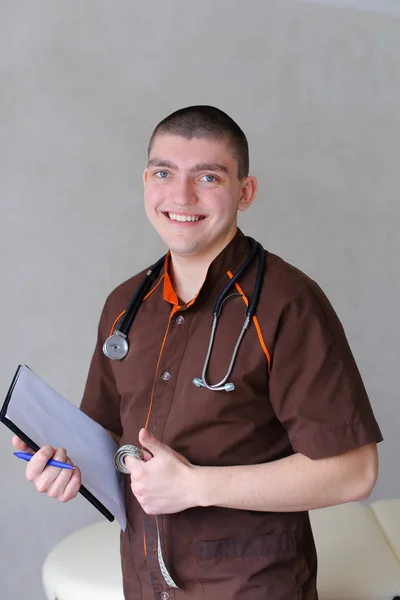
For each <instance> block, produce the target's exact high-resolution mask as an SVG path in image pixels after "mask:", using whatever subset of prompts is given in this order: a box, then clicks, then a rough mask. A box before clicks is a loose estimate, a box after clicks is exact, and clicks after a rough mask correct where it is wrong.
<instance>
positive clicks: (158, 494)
mask: <svg viewBox="0 0 400 600" xmlns="http://www.w3.org/2000/svg"><path fill="white" fill-rule="evenodd" d="M139 442H140V444H141V445H142V446H143V447H144V448H145V450H144V452H143V453H144V461H141V460H138V459H137V458H134V457H133V456H127V457H126V458H125V465H126V466H127V468H128V469H129V472H130V477H131V489H132V492H133V494H134V495H135V497H136V498H137V500H138V502H139V503H140V505H141V506H142V508H143V510H144V511H145V512H146V513H147V514H148V515H160V514H163V515H165V514H171V513H177V512H180V511H182V510H186V509H187V508H192V507H193V506H196V504H197V503H196V501H195V500H194V496H195V493H196V490H195V484H194V479H195V472H196V471H197V470H198V469H199V468H200V467H195V466H194V465H192V464H191V463H190V462H189V461H188V460H186V458H185V457H184V456H182V455H181V454H178V452H175V450H172V448H170V447H169V446H166V445H165V444H163V443H162V442H160V441H159V440H157V439H155V438H154V437H153V436H152V435H151V434H150V433H149V432H148V431H147V430H146V429H141V430H140V432H139ZM146 450H148V451H149V452H146ZM150 453H151V454H150Z"/></svg>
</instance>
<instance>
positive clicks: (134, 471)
mask: <svg viewBox="0 0 400 600" xmlns="http://www.w3.org/2000/svg"><path fill="white" fill-rule="evenodd" d="M124 463H125V466H126V468H127V469H128V471H129V473H130V474H131V475H134V476H135V477H137V476H138V474H139V473H141V472H142V470H143V461H142V460H139V459H138V458H135V457H134V456H126V457H125V458H124Z"/></svg>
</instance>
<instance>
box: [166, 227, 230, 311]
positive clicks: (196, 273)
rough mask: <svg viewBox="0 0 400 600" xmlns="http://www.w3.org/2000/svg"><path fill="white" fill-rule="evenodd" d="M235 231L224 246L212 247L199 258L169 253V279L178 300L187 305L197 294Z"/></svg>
mask: <svg viewBox="0 0 400 600" xmlns="http://www.w3.org/2000/svg"><path fill="white" fill-rule="evenodd" d="M235 233H236V231H235V232H234V234H233V235H232V236H231V237H230V239H228V240H225V242H224V244H221V245H220V246H218V247H214V248H213V249H212V251H210V252H208V253H207V254H201V255H199V256H181V255H178V254H174V253H172V252H171V263H170V267H171V270H170V277H171V280H172V285H173V286H174V290H175V292H176V294H177V296H178V298H179V299H180V300H182V301H183V302H185V304H186V303H188V302H190V300H192V299H193V298H194V297H195V296H196V295H197V293H198V292H199V290H200V288H201V286H202V285H203V283H204V280H205V278H206V275H207V271H208V268H209V266H210V265H211V263H212V262H213V260H214V259H215V258H216V257H217V256H218V254H220V252H222V250H223V249H224V248H226V246H227V245H228V244H229V242H230V241H231V240H232V239H233V237H234V236H235Z"/></svg>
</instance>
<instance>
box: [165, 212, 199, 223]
mask: <svg viewBox="0 0 400 600" xmlns="http://www.w3.org/2000/svg"><path fill="white" fill-rule="evenodd" d="M168 216H169V218H170V219H171V220H172V221H180V222H181V223H186V222H187V221H199V220H200V217H198V216H195V215H187V216H185V215H176V214H175V213H168Z"/></svg>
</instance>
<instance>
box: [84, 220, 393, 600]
mask: <svg viewBox="0 0 400 600" xmlns="http://www.w3.org/2000/svg"><path fill="white" fill-rule="evenodd" d="M248 254H249V243H248V241H247V239H246V237H245V236H244V235H243V234H242V233H241V232H240V231H238V233H237V235H236V237H235V238H234V239H233V240H232V241H231V243H230V244H229V245H228V246H227V247H226V248H225V249H224V250H223V251H222V253H221V254H220V255H219V256H218V257H217V258H216V259H215V260H214V261H213V263H212V264H211V265H210V268H209V270H208V274H207V277H206V279H205V281H204V284H203V286H202V288H201V290H200V292H199V294H198V296H197V297H196V298H195V299H194V300H193V301H192V302H190V303H189V304H187V305H183V306H180V304H179V300H178V298H177V296H176V294H175V292H174V290H173V288H172V285H171V281H170V278H169V275H168V264H166V267H165V269H164V270H163V272H162V273H161V274H160V276H159V278H158V280H157V281H156V283H155V285H154V286H153V289H152V291H151V292H150V293H149V294H148V296H147V297H146V299H145V300H144V301H143V303H142V306H141V308H140V310H139V312H138V314H137V316H136V319H135V321H134V323H133V325H132V328H131V331H130V333H129V337H128V339H129V344H130V349H129V353H128V355H127V357H126V358H125V359H124V360H122V361H110V360H109V359H108V358H106V357H105V356H104V354H103V352H102V345H103V343H104V341H105V339H106V338H107V336H108V335H109V333H110V330H111V328H112V326H113V323H114V322H115V320H116V318H117V317H118V315H120V313H121V312H122V311H123V310H124V309H125V308H126V306H127V305H128V303H129V301H130V299H131V296H132V294H133V292H134V290H135V289H136V287H137V286H138V283H139V282H140V281H141V278H142V276H143V273H140V274H138V275H136V276H135V277H133V278H131V279H129V280H128V281H126V282H125V283H123V284H122V285H120V286H119V287H117V288H116V289H115V290H114V291H113V292H112V293H111V294H110V296H109V297H108V299H107V301H106V304H105V306H104V309H103V312H102V315H101V319H100V325H99V334H98V342H97V346H96V349H95V352H94V356H93V360H92V363H91V367H90V371H89V375H88V380H87V385H86V390H85V393H84V397H83V401H82V406H81V408H82V410H83V411H84V412H86V413H87V414H88V415H90V416H91V417H92V418H93V419H95V420H96V421H98V422H99V423H101V424H102V425H103V426H104V427H106V428H107V429H110V430H111V431H113V432H115V433H116V434H118V435H120V436H122V439H121V445H122V444H134V445H138V432H139V430H140V429H141V428H142V427H144V426H146V427H147V428H148V430H149V431H150V432H151V433H153V434H154V435H155V436H156V437H157V438H158V439H159V440H162V441H163V442H164V443H165V444H168V445H169V446H171V447H172V448H174V449H175V450H176V451H177V452H180V453H181V454H182V455H183V456H185V457H186V458H187V459H188V460H189V461H191V462H192V463H194V464H196V465H208V466H220V467H223V466H228V465H246V464H256V463H265V462H269V461H275V460H278V459H280V458H283V457H285V456H288V455H291V454H293V453H295V452H300V453H302V454H304V455H306V456H308V457H310V458H311V459H317V458H325V457H329V456H333V455H337V454H340V453H343V452H346V451H348V450H351V449H353V448H356V447H358V446H362V445H364V444H368V443H370V442H378V441H380V440H381V439H382V437H381V433H380V430H379V427H378V425H377V423H376V421H375V418H374V415H373V412H372V410H371V406H370V403H369V400H368V397H367V394H366V391H365V389H364V385H363V383H362V380H361V377H360V374H359V371H358V369H357V366H356V364H355V361H354V359H353V356H352V354H351V351H350V348H349V346H348V343H347V340H346V337H345V334H344V331H343V328H342V325H341V323H340V321H339V320H338V318H337V316H336V314H335V312H334V310H333V308H332V307H331V305H330V303H329V301H328V300H327V298H326V296H325V295H324V294H323V292H322V291H321V289H320V288H319V287H318V285H317V284H316V283H314V282H313V281H312V280H310V279H309V278H308V277H307V276H305V275H304V274H303V273H301V272H300V271H298V270H297V269H295V268H294V267H292V266H290V265H289V264H287V263H286V262H284V261H283V260H282V259H280V258H279V257H278V256H275V255H274V254H271V253H266V258H265V260H266V270H265V275H264V281H263V287H262V292H261V297H260V302H259V305H258V309H257V315H256V316H257V318H256V320H255V321H253V323H252V324H251V326H250V327H249V329H248V331H247V332H246V334H245V336H244V338H243V341H242V344H241V346H240V349H239V353H238V356H237V360H236V362H235V365H234V368H233V371H232V375H231V377H230V378H229V381H232V382H233V383H234V384H235V389H234V391H231V392H225V391H219V392H216V391H208V390H207V389H205V388H197V387H195V386H194V385H193V383H192V382H193V378H194V377H201V374H202V368H203V363H204V358H205V355H206V351H207V348H208V343H209V337H210V326H211V319H212V310H213V308H214V305H215V302H216V300H217V298H218V296H219V294H220V292H221V290H222V288H223V287H224V286H225V284H226V283H227V282H228V281H229V273H230V272H232V273H235V272H236V271H237V269H238V268H239V267H240V266H241V264H242V263H243V261H244V260H245V258H246V256H248ZM256 271H257V260H254V262H253V264H252V265H251V267H250V268H249V269H248V271H247V272H246V273H245V274H244V275H243V277H242V278H241V280H240V282H239V284H240V290H241V292H243V293H244V295H245V296H246V297H247V298H248V299H249V298H251V297H252V295H253V290H254V282H255V276H256ZM244 315H245V303H244V298H243V296H241V295H240V293H238V294H237V295H234V296H233V297H232V298H230V299H229V300H228V301H227V302H225V304H224V305H223V308H222V313H221V318H220V320H219V324H218V328H217V334H216V340H215V344H214V349H213V352H212V356H211V361H210V367H209V370H208V380H209V381H210V382H211V383H216V382H218V381H220V380H221V379H222V378H223V377H224V375H225V373H226V370H227V367H228V363H229V361H230V359H231V355H232V351H233V348H234V345H235V343H236V340H237V336H238V334H239V332H240V329H241V327H242V324H243V320H244ZM129 484H130V481H129V477H128V476H127V477H126V506H127V519H128V525H127V529H126V532H125V533H123V534H122V536H121V556H122V569H123V580H124V591H125V597H126V599H127V600H139V599H141V600H153V598H155V599H167V598H169V599H170V600H172V599H176V600H180V599H182V600H183V599H184V598H187V599H189V598H190V599H191V600H214V599H215V600H216V599H218V600H233V599H234V600H261V599H263V600H267V599H268V600H300V599H301V600H316V599H317V592H316V570H317V558H316V552H315V546H314V541H313V537H312V532H311V528H310V523H309V517H308V513H307V512H292V513H272V512H255V511H246V510H232V509H227V508H217V507H209V508H202V507H196V508H192V509H189V510H186V511H183V512H180V513H177V514H173V515H167V516H162V517H159V523H160V529H161V538H162V549H163V556H164V560H165V563H166V565H167V568H168V570H169V572H170V574H171V576H172V577H173V579H174V580H175V581H176V583H177V584H178V586H179V588H180V589H179V590H174V589H171V588H168V586H167V584H166V583H165V581H164V579H163V577H162V575H161V573H160V568H159V565H158V560H157V552H156V546H157V530H156V523H155V517H154V516H148V515H146V514H145V513H144V512H143V510H142V508H141V506H140V505H139V503H138V502H137V500H136V499H135V497H134V496H133V494H132V492H131V490H130V485H129ZM266 485H268V482H266Z"/></svg>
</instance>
